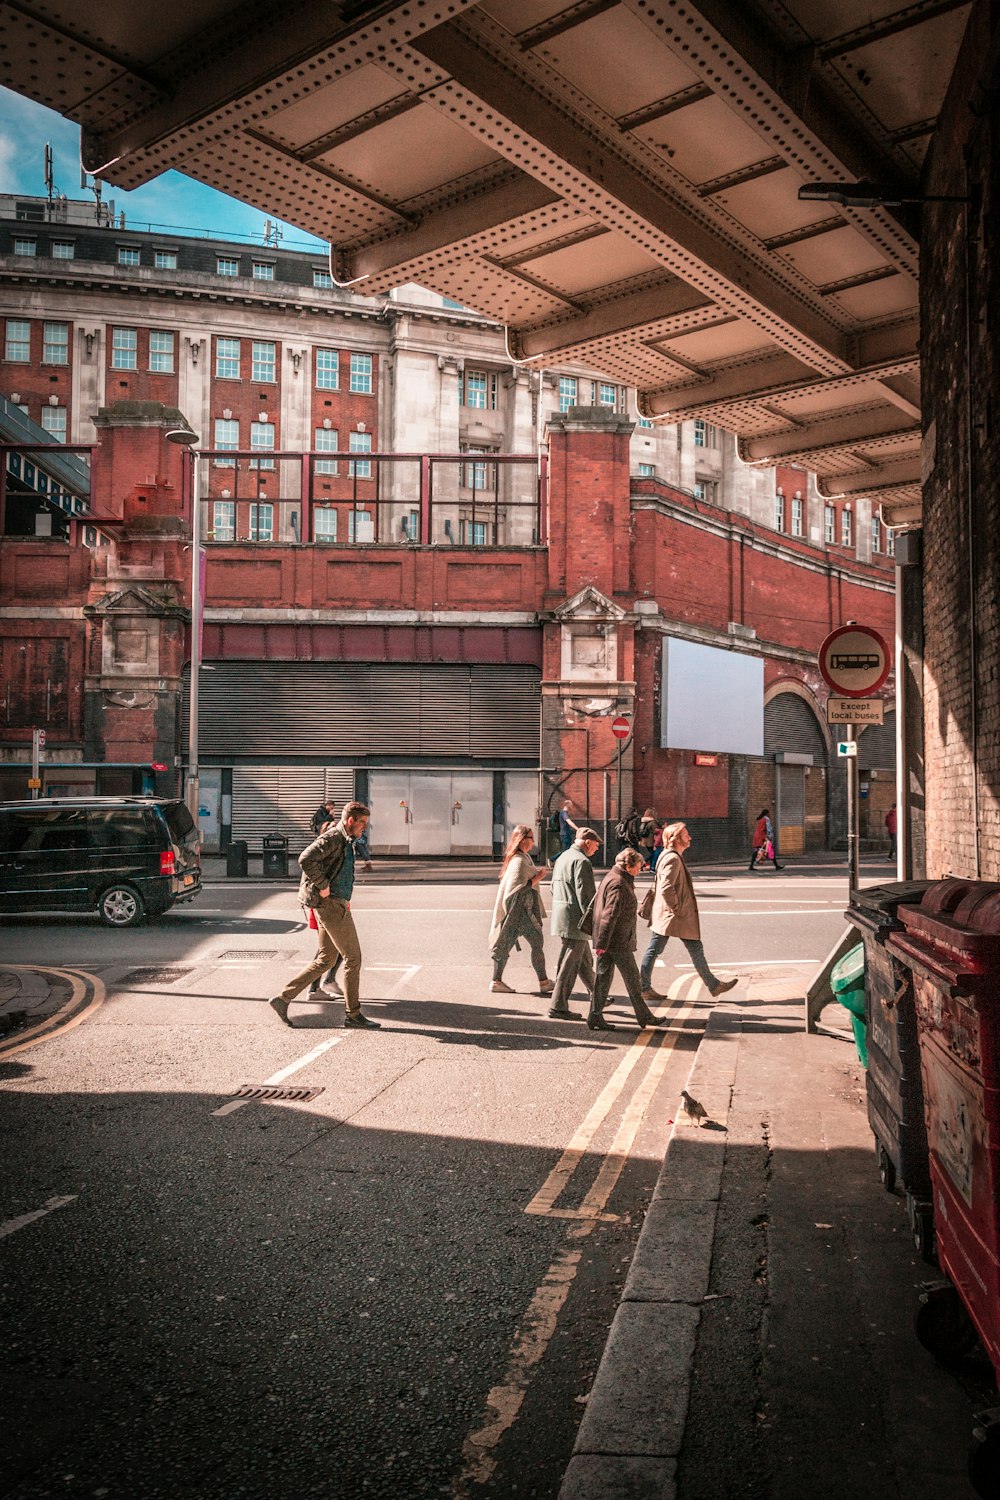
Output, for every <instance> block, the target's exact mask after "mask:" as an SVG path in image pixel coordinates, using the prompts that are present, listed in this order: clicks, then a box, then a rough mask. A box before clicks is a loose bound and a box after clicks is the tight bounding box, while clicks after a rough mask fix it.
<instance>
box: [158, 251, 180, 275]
mask: <svg viewBox="0 0 1000 1500" xmlns="http://www.w3.org/2000/svg"><path fill="white" fill-rule="evenodd" d="M153 268H154V270H156V271H176V270H177V251H176V250H154V251H153Z"/></svg>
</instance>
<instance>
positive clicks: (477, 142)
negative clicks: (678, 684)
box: [0, 0, 970, 526]
mask: <svg viewBox="0 0 1000 1500" xmlns="http://www.w3.org/2000/svg"><path fill="white" fill-rule="evenodd" d="M969 10H970V6H969V5H968V4H966V3H959V0H916V3H911V4H909V5H904V6H902V7H899V6H898V5H894V4H893V0H707V3H705V0H702V3H700V4H697V5H695V4H689V3H686V0H576V3H570V4H567V3H566V0H480V3H478V4H474V3H471V0H447V3H446V0H408V3H403V4H398V3H397V4H392V3H381V4H378V3H360V0H358V3H351V0H341V3H339V4H338V3H331V0H299V3H286V4H282V5H280V6H278V5H275V4H273V0H267V3H245V4H242V5H235V6H234V5H233V4H232V3H231V0H174V3H172V4H170V5H162V4H153V3H151V0H74V4H73V6H72V7H69V6H67V5H66V4H65V3H64V0H27V3H20V0H19V3H16V4H8V5H5V6H3V7H2V16H0V37H2V41H3V49H2V53H0V70H2V71H0V81H2V82H3V83H5V84H7V85H8V86H9V87H11V88H13V89H16V90H18V91H19V92H21V93H24V94H27V95H29V96H30V97H32V98H35V99H37V100H39V101H40V102H42V103H45V104H47V105H49V106H51V107H52V108H54V109H56V110H58V111H59V112H60V113H61V114H63V115H66V116H68V117H69V118H71V119H73V120H76V121H78V122H79V123H80V125H81V126H82V127H83V154H84V165H85V166H86V168H87V169H88V170H89V171H91V172H93V173H94V174H96V175H98V176H100V177H102V178H103V179H104V180H105V181H107V182H108V183H111V184H113V185H116V186H119V187H122V188H134V187H137V186H139V185H140V184H142V183H145V182H148V181H149V180H150V179H151V178H153V177H155V176H156V175H157V174H158V173H160V172H163V171H165V170H166V169H168V168H175V169H177V170H179V171H181V172H185V173H187V174H189V175H190V176H192V177H194V178H197V179H198V180H199V181H201V182H205V183H208V184H210V185H211V186H213V187H216V188H219V189H221V190H222V191H224V192H228V193H231V194H233V195H235V196H236V197H239V198H241V199H243V200H244V201H246V202H247V203H250V204H255V205H257V206H259V207H260V208H261V209H263V210H265V211H266V212H268V213H273V214H277V215H280V216H281V217H283V218H285V219H287V220H289V221H290V222H292V223H295V224H297V225H300V226H301V227H302V228H304V229H307V230H310V231H312V232H313V233H315V234H317V235H319V236H321V237H322V238H324V239H327V240H329V241H330V243H331V246H332V262H333V274H334V276H335V278H336V279H337V280H338V281H339V282H341V283H348V284H351V283H356V284H358V285H359V287H362V288H363V289H364V290H365V291H366V292H384V291H387V290H389V289H390V288H392V287H393V286H398V285H400V284H401V283H404V282H407V281H416V282H419V283H421V284H423V285H425V286H428V287H431V288H433V289H434V290H436V291H438V292H440V293H442V294H444V295H445V296H447V297H450V298H453V299H455V300H456V301H458V302H461V303H463V304H464V305H466V306H469V307H472V308H475V309H477V310H478V311H480V312H483V313H486V314H488V315H490V316H492V317H494V318H496V319H498V320H500V321H501V322H503V323H505V324H506V325H507V326H508V328H509V341H510V350H511V353H512V355H513V356H514V357H516V358H518V359H521V360H525V361H528V362H533V363H537V364H540V365H545V364H553V363H556V362H560V363H562V362H566V361H570V360H574V361H576V360H578V361H581V362H584V363H585V364H587V365H588V366H591V367H594V368H597V369H599V370H601V371H603V372H606V373H607V374H608V375H609V376H612V377H614V378H616V379H618V380H620V381H622V382H623V383H626V384H630V385H635V386H636V387H637V388H638V390H639V391H640V393H641V394H640V407H641V411H642V413H643V414H644V415H646V416H648V417H652V418H660V419H663V420H668V421H676V420H680V419H682V418H687V417H691V416H694V415H698V416H703V417H706V418H708V419H709V420H710V421H712V422H713V423H716V424H718V425H719V426H721V427H724V428H727V429H729V430H730V431H732V432H735V433H736V434H737V435H738V438H739V440H740V448H741V452H742V454H743V456H744V457H745V458H746V459H748V460H750V461H751V462H755V461H759V462H774V461H789V462H794V463H798V464H801V465H803V466H805V467H807V468H810V469H813V470H814V471H815V472H816V474H817V475H818V478H819V483H820V487H821V489H822V490H823V491H824V492H826V493H827V494H830V495H852V494H865V495H869V496H871V497H872V498H873V499H875V500H876V501H878V502H881V504H882V506H883V513H884V515H885V517H886V519H887V521H888V522H889V523H890V524H893V525H896V526H907V525H913V524H916V523H917V522H918V521H919V515H920V410H919V369H918V332H919V319H918V293H917V269H918V267H917V256H918V251H917V243H916V238H915V231H916V230H917V229H918V227H919V226H918V223H917V220H916V218H915V215H916V214H917V213H918V212H919V210H918V209H917V208H914V207H906V206H903V207H898V208H895V209H891V208H888V207H884V206H883V207H865V208H862V207H856V206H841V207H837V206H835V205H833V204H831V203H830V202H816V201H801V200H800V199H799V196H798V192H799V189H800V187H802V186H803V185H805V184H810V183H818V182H830V181H848V182H853V181H855V180H858V179H864V180H867V181H871V182H873V183H876V184H877V185H878V186H879V187H880V188H882V189H887V190H889V192H890V193H891V194H895V195H897V196H901V197H903V198H906V197H912V195H913V194H914V193H915V192H918V191H919V185H920V181H921V171H922V166H923V162H924V157H925V153H926V151H927V147H928V143H929V141H930V139H931V136H932V134H933V132H934V130H935V127H936V123H937V119H938V113H939V110H940V108H941V105H942V101H943V98H944V94H945V91H946V89H947V86H948V82H949V78H950V76H951V73H952V71H953V68H954V64H955V59H956V56H957V54H958V49H959V46H960V43H961V40H962V36H963V33H964V31H965V28H966V25H967V22H968V17H969Z"/></svg>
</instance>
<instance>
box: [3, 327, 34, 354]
mask: <svg viewBox="0 0 1000 1500" xmlns="http://www.w3.org/2000/svg"><path fill="white" fill-rule="evenodd" d="M4 359H6V360H7V361H8V362H9V363H10V364H13V365H26V364H28V362H29V361H30V359H31V324H30V323H29V322H28V321H27V320H26V319H23V318H8V319H7V337H6V340H5V342H4Z"/></svg>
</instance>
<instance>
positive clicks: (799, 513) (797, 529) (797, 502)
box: [792, 495, 805, 536]
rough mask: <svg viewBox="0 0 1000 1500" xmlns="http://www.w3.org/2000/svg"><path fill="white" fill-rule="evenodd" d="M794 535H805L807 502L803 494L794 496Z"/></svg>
mask: <svg viewBox="0 0 1000 1500" xmlns="http://www.w3.org/2000/svg"><path fill="white" fill-rule="evenodd" d="M792 536H805V504H804V503H803V500H802V496H801V495H793V496H792Z"/></svg>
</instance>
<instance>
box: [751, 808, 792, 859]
mask: <svg viewBox="0 0 1000 1500" xmlns="http://www.w3.org/2000/svg"><path fill="white" fill-rule="evenodd" d="M768 860H770V861H771V863H772V864H773V866H774V868H775V869H776V870H783V869H784V868H785V867H784V865H779V864H778V856H777V854H776V853H775V850H774V824H773V823H772V822H771V814H770V811H769V810H768V809H767V808H766V807H762V808H761V810H760V812H759V813H758V814H757V823H756V826H755V828H754V831H753V851H752V853H751V855H750V868H751V870H759V869H760V868H761V867H762V866H763V865H766V864H767V862H768Z"/></svg>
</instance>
